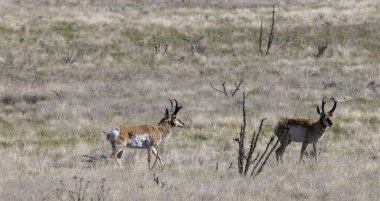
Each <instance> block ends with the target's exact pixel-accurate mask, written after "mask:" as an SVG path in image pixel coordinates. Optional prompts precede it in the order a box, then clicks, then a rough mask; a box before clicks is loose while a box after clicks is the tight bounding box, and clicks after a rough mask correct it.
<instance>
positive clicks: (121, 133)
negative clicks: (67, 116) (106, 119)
mask: <svg viewBox="0 0 380 201" xmlns="http://www.w3.org/2000/svg"><path fill="white" fill-rule="evenodd" d="M173 101H174V106H173ZM173 101H172V100H170V103H171V106H172V112H171V113H169V110H168V109H167V108H166V109H165V115H164V117H163V118H162V119H161V121H160V122H159V123H158V125H122V126H120V127H118V128H113V129H111V130H110V131H108V133H106V136H107V140H108V141H109V142H110V143H111V145H112V153H111V154H110V155H109V156H108V157H107V159H108V160H111V159H112V158H115V156H116V162H117V164H118V165H119V166H120V167H122V165H121V157H122V155H123V150H124V148H126V147H129V148H134V149H147V150H148V168H149V169H150V158H151V152H153V154H154V156H156V161H157V159H158V160H159V161H160V164H161V166H163V165H164V164H163V162H162V159H161V157H160V155H159V154H158V152H157V149H156V148H157V146H158V145H159V144H160V143H161V142H162V141H163V140H164V139H165V138H166V137H167V136H168V135H169V132H170V130H171V128H173V127H184V126H185V124H184V123H183V122H182V121H181V120H180V119H178V118H177V113H178V112H179V111H180V110H181V108H182V106H179V105H178V103H177V100H175V99H173ZM156 161H155V162H154V165H155V164H156ZM154 165H153V166H152V168H153V167H154Z"/></svg>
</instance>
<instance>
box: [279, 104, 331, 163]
mask: <svg viewBox="0 0 380 201" xmlns="http://www.w3.org/2000/svg"><path fill="white" fill-rule="evenodd" d="M330 99H331V100H332V101H334V106H333V107H332V109H331V110H330V111H328V112H325V104H326V100H325V98H323V99H322V112H321V111H320V110H319V107H318V105H317V112H318V114H319V119H318V120H317V121H313V120H311V119H284V118H281V119H280V120H279V121H278V123H277V124H276V126H275V127H274V133H275V135H276V136H277V137H278V138H280V143H281V145H280V147H279V148H278V149H277V150H276V159H277V161H278V162H281V163H282V158H283V154H284V151H285V149H286V147H287V146H288V145H289V144H290V143H291V142H292V141H293V142H302V148H301V155H300V160H299V162H301V161H302V157H303V155H304V153H305V150H306V147H307V145H308V144H310V143H313V151H314V157H315V161H316V162H318V154H317V143H318V141H319V140H320V139H321V138H322V136H323V134H324V133H325V131H326V129H327V127H331V126H332V125H333V122H332V119H333V113H334V111H335V108H336V105H337V102H336V101H335V100H334V98H330Z"/></svg>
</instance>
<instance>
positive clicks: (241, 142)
mask: <svg viewBox="0 0 380 201" xmlns="http://www.w3.org/2000/svg"><path fill="white" fill-rule="evenodd" d="M242 107H243V108H242V112H243V125H241V128H240V135H239V136H240V138H239V150H238V169H239V173H240V174H243V168H244V167H243V166H244V157H245V150H244V138H245V128H246V125H247V121H246V117H245V114H246V112H245V93H243V106H242ZM251 156H252V154H251ZM247 161H250V159H249V160H247ZM244 172H245V171H244Z"/></svg>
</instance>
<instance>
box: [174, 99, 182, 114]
mask: <svg viewBox="0 0 380 201" xmlns="http://www.w3.org/2000/svg"><path fill="white" fill-rule="evenodd" d="M173 100H174V103H175V106H174V107H175V109H174V112H173V115H176V114H177V113H178V111H179V110H180V109H181V108H182V106H178V102H177V100H176V99H173Z"/></svg>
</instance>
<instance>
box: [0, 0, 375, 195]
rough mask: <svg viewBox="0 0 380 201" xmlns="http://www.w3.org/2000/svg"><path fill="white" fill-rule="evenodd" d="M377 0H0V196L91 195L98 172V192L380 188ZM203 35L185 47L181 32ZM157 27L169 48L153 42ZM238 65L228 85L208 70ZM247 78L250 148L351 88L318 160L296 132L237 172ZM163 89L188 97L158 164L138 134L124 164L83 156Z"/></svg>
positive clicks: (160, 98)
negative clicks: (278, 156)
mask: <svg viewBox="0 0 380 201" xmlns="http://www.w3.org/2000/svg"><path fill="white" fill-rule="evenodd" d="M273 3H274V4H276V6H277V7H276V26H275V34H276V35H275V40H274V43H273V47H272V49H271V50H270V53H271V54H270V55H269V56H261V55H260V53H259V51H258V43H257V40H258V37H259V27H260V20H261V19H263V23H264V26H263V27H264V38H265V39H266V36H267V34H268V33H267V31H268V30H269V23H270V17H271V9H272V7H271V5H272V4H273ZM379 8H380V7H379V3H378V2H377V1H372V0H365V1H360V2H356V1H348V2H347V1H324V2H321V3H320V2H318V1H307V2H303V1H294V2H290V4H285V3H284V2H281V1H272V2H267V1H255V3H252V2H251V1H237V2H236V3H231V2H229V1H223V2H221V1H205V2H203V1H195V0H194V1H191V4H190V5H189V6H184V5H183V4H182V3H181V2H180V1H176V2H174V1H155V2H154V3H152V2H150V1H138V2H130V1H97V0H96V1H70V0H65V1H35V0H28V1H1V2H0V68H1V70H0V105H1V106H0V153H1V155H2V160H1V161H0V169H1V171H0V178H1V179H0V198H1V200H43V199H45V200H70V199H75V196H74V197H73V195H72V192H74V194H75V193H78V192H81V193H83V192H85V195H84V196H83V197H84V200H91V199H95V200H101V199H100V198H102V197H101V196H100V194H99V192H101V186H102V185H103V184H102V181H103V179H105V181H104V186H105V187H104V189H105V191H107V189H108V188H109V193H105V194H104V196H105V197H106V200H122V199H127V200H153V199H154V200H231V199H233V200H279V199H280V200H306V199H307V200H376V198H377V197H378V196H379V193H378V191H377V186H379V181H380V179H379V176H378V175H380V174H379V166H378V163H379V153H380V152H379V145H380V141H379V138H378V137H377V135H378V133H379V123H380V115H379V114H380V111H379V107H378V105H379V103H380V100H379V98H380V93H379V89H380V88H379V86H380V85H379V83H380V68H379V55H380V54H379V53H380V52H379V45H380V44H379V42H378V41H379V38H380V35H379V33H380V30H379V27H380V26H379V13H380V12H379ZM200 36H204V38H203V39H202V40H201V41H200V43H199V44H197V47H196V49H195V54H194V55H192V53H191V50H190V48H189V43H188V42H186V41H184V40H183V38H199V37H200ZM154 37H155V38H156V42H157V41H158V42H159V43H160V47H164V46H165V45H166V44H167V45H168V49H167V52H166V53H165V54H163V50H162V49H161V50H160V51H159V53H158V54H155V49H154V45H153V43H154V40H153V38H154ZM288 37H290V41H289V42H288V43H287V44H286V46H284V47H282V48H280V47H281V46H282V45H283V44H284V43H285V41H286V39H287V38H288ZM264 42H265V41H264ZM322 42H327V43H328V48H327V50H326V52H325V54H324V55H323V56H322V57H321V58H319V59H316V58H315V55H316V54H317V47H318V45H319V44H320V43H322ZM240 79H244V83H243V85H242V87H241V90H240V91H239V92H238V94H237V95H236V97H233V98H226V97H224V95H223V94H221V93H218V92H216V91H213V90H212V89H211V87H210V84H209V83H210V82H212V83H213V85H214V86H216V87H221V85H220V84H221V83H223V82H226V86H227V89H228V90H232V89H233V85H234V83H235V82H237V81H238V80H240ZM243 91H244V92H246V93H247V95H248V97H247V100H246V107H247V124H248V127H247V131H250V132H249V133H248V134H250V135H251V134H252V132H253V131H254V130H255V129H256V126H257V125H258V123H259V121H260V119H262V118H264V117H267V118H268V120H267V123H266V125H264V128H263V137H262V141H260V142H259V147H258V149H259V151H262V149H264V148H265V147H264V146H265V142H266V141H267V139H268V138H269V137H270V136H271V135H272V131H271V130H272V125H274V123H275V122H276V120H277V119H279V117H281V116H288V117H307V118H314V119H317V118H318V116H317V113H316V109H315V105H316V104H319V103H320V101H321V99H322V97H323V96H326V97H335V98H338V99H340V100H346V99H347V101H343V102H339V103H338V106H337V110H336V115H335V121H334V123H335V124H334V126H333V128H331V129H329V130H328V131H327V132H326V136H325V137H324V138H323V140H322V141H321V145H320V147H321V150H320V151H321V155H320V157H319V158H320V162H319V163H318V164H317V165H316V164H314V163H313V160H312V159H311V158H306V160H305V163H303V164H299V165H298V164H296V162H297V159H298V157H299V150H300V146H301V145H300V144H297V143H292V144H291V145H290V146H289V148H288V149H287V150H286V153H285V156H284V159H285V163H284V165H282V166H278V165H277V164H276V162H275V159H274V158H273V157H272V158H271V159H270V160H269V161H268V164H267V166H266V168H265V170H264V172H263V173H262V174H261V175H260V176H259V177H258V178H257V179H256V180H251V179H249V178H242V177H240V176H239V175H238V172H237V167H236V158H237V144H236V142H234V141H233V138H234V137H235V135H236V134H237V133H238V132H239V129H240V123H241V114H240V107H241V100H240V99H241V93H242V92H243ZM170 98H176V99H177V100H178V101H179V103H180V104H181V105H183V106H184V108H183V110H181V113H180V114H179V117H180V118H181V120H183V121H184V122H185V123H186V125H187V126H186V127H185V128H184V129H174V130H173V132H172V135H171V137H170V138H169V139H168V140H167V141H165V142H164V143H163V144H162V145H161V146H160V147H159V152H160V153H161V155H162V157H163V159H164V161H165V162H166V164H167V166H165V167H164V168H155V169H153V170H152V171H148V170H147V168H146V151H142V150H127V151H126V153H125V154H124V159H125V160H123V161H124V166H125V168H124V169H122V170H121V169H118V168H117V166H116V164H115V163H114V162H112V163H110V164H105V162H104V161H98V162H94V163H88V162H82V161H83V160H84V159H86V158H84V157H82V155H83V154H89V153H90V154H92V153H107V152H108V151H110V149H111V147H110V145H109V144H108V143H107V142H106V140H105V137H104V135H103V134H102V131H103V130H107V129H109V128H112V127H116V126H119V125H120V124H124V123H128V124H155V123H157V122H158V120H159V119H160V118H161V117H162V112H163V110H164V109H165V107H169V101H168V99H170ZM330 106H331V105H328V106H327V107H330ZM217 164H218V170H216V165H217ZM231 164H232V166H231ZM74 177H75V178H76V179H74ZM80 178H83V185H85V184H86V182H89V184H88V187H87V189H86V190H85V191H84V189H83V188H81V191H80V190H79V185H80ZM157 178H158V179H157ZM157 181H158V182H157ZM75 195H78V194H75ZM81 195H83V194H81Z"/></svg>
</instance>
